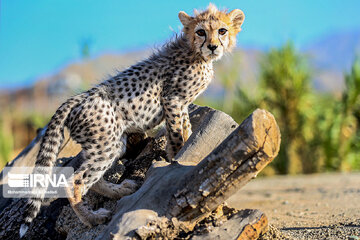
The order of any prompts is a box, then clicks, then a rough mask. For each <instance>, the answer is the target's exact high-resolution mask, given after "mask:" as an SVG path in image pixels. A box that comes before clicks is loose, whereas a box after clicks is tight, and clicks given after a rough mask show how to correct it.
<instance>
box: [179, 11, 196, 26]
mask: <svg viewBox="0 0 360 240" xmlns="http://www.w3.org/2000/svg"><path fill="white" fill-rule="evenodd" d="M179 19H180V22H181V23H182V25H183V26H184V27H186V26H187V25H189V23H190V22H191V21H192V20H193V17H190V16H189V15H188V14H187V13H186V12H184V11H181V12H179Z"/></svg>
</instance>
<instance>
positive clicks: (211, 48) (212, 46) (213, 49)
mask: <svg viewBox="0 0 360 240" xmlns="http://www.w3.org/2000/svg"><path fill="white" fill-rule="evenodd" d="M207 47H208V49H210V50H211V51H212V52H214V51H215V49H216V48H217V46H216V45H211V44H209V45H208V46H207Z"/></svg>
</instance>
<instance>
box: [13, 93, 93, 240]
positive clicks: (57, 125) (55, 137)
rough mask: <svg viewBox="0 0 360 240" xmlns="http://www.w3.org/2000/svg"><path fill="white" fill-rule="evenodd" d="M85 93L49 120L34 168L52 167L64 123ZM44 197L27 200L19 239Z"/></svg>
mask: <svg viewBox="0 0 360 240" xmlns="http://www.w3.org/2000/svg"><path fill="white" fill-rule="evenodd" d="M85 97H86V93H83V94H79V95H76V96H74V97H72V98H70V99H68V100H67V101H66V102H65V103H63V104H62V105H61V106H60V107H59V108H58V109H57V111H56V112H55V114H54V116H53V117H52V118H51V120H50V122H49V124H48V125H47V129H46V131H45V135H44V137H43V139H42V141H41V144H40V151H39V153H38V155H37V157H36V162H35V167H52V166H53V165H54V163H55V161H56V158H57V155H58V153H59V149H60V147H61V145H62V143H63V140H64V133H63V130H64V126H65V121H66V119H67V117H68V115H69V113H70V112H71V110H72V109H73V108H74V107H75V106H77V105H78V104H79V103H80V102H81V101H82V100H83V99H84V98H85ZM43 200H44V195H39V196H36V197H33V198H28V199H27V203H26V205H27V206H26V210H25V214H24V223H23V224H22V225H21V227H20V238H22V237H23V236H24V235H25V233H26V231H27V230H28V228H29V225H30V223H31V222H32V221H33V219H34V218H35V217H36V216H37V214H38V213H39V211H40V207H41V203H42V202H43Z"/></svg>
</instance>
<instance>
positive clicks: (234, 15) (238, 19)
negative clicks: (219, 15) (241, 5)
mask: <svg viewBox="0 0 360 240" xmlns="http://www.w3.org/2000/svg"><path fill="white" fill-rule="evenodd" d="M227 15H228V16H229V18H230V20H231V22H232V25H233V28H234V30H235V31H236V32H237V33H238V32H240V31H241V25H242V24H243V22H244V19H245V15H244V13H243V11H241V10H240V9H234V10H232V11H231V12H229V13H228V14H227Z"/></svg>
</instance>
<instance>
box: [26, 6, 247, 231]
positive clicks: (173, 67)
mask: <svg viewBox="0 0 360 240" xmlns="http://www.w3.org/2000/svg"><path fill="white" fill-rule="evenodd" d="M194 15H195V16H193V17H192V16H189V15H188V14H186V13H185V12H182V11H181V12H180V13H179V19H180V21H181V23H182V25H183V33H182V34H180V35H179V36H178V37H176V39H174V40H173V41H171V42H169V43H167V44H166V45H165V46H163V48H162V49H161V50H159V51H158V52H156V53H154V54H153V55H152V56H151V57H149V58H148V59H146V60H143V61H141V62H139V63H137V64H135V65H133V66H131V67H129V68H128V69H126V70H125V71H123V72H121V73H119V74H118V75H116V76H114V77H112V78H110V79H108V80H106V81H104V82H102V83H100V84H99V85H97V86H96V87H94V88H92V89H90V90H88V91H86V92H84V93H81V94H79V95H77V96H74V97H72V98H70V99H69V100H67V101H66V102H65V103H64V104H62V105H61V106H60V107H59V109H58V110H57V111H56V113H55V114H54V116H53V117H52V119H51V121H50V122H49V124H48V127H47V130H46V133H45V136H44V138H43V140H42V142H41V146H40V151H39V153H38V156H37V160H36V166H38V167H41V166H43V167H51V166H53V165H54V162H55V161H56V157H57V155H58V152H59V148H60V146H61V144H62V142H63V129H64V127H67V128H68V129H69V130H70V136H71V138H72V139H74V140H75V141H76V142H77V143H79V144H81V146H82V152H81V154H82V156H83V158H84V162H83V163H82V165H81V166H80V168H79V169H78V170H76V171H75V173H74V187H73V188H74V189H73V191H74V197H69V201H70V204H71V206H72V208H73V209H74V211H75V213H76V214H77V216H78V217H79V218H80V220H81V221H82V222H83V223H84V224H86V225H88V226H94V225H97V224H102V223H104V222H106V221H107V220H108V219H109V218H110V215H111V214H110V212H109V211H108V210H106V209H103V208H101V209H99V210H96V211H93V210H91V209H89V208H88V206H87V204H86V203H85V202H84V201H83V200H82V196H84V195H85V194H86V193H87V191H88V190H89V189H92V190H94V191H96V192H99V193H101V194H103V195H105V196H107V197H109V198H121V197H123V196H125V195H128V194H131V193H132V192H134V191H135V189H136V187H137V186H136V184H135V182H133V181H131V180H125V181H123V182H122V183H121V184H119V185H117V184H112V183H109V182H107V181H106V180H104V179H103V174H104V172H105V171H106V170H107V169H108V168H109V167H110V166H111V164H112V162H113V161H114V160H115V159H117V158H121V157H122V156H123V154H124V153H125V146H126V136H127V134H128V133H133V132H144V131H146V130H149V129H151V128H153V127H155V126H156V125H158V124H159V123H161V122H162V121H163V120H165V122H166V129H167V148H166V150H167V154H168V158H169V159H171V158H173V157H174V156H175V154H176V153H177V152H178V151H179V149H180V148H181V147H182V146H183V144H184V142H185V141H186V140H187V139H188V138H189V136H190V135H191V125H190V121H189V115H188V105H189V104H190V103H192V102H193V101H194V100H195V99H196V97H197V96H199V94H201V93H202V92H203V91H204V90H205V89H206V87H207V86H208V85H209V83H210V81H211V79H212V78H213V66H212V63H213V61H214V60H218V59H220V58H221V57H222V56H223V54H224V53H227V52H230V51H231V49H232V48H233V47H234V46H235V42H236V34H237V33H239V32H240V30H241V25H242V23H243V21H244V14H243V12H242V11H241V10H239V9H235V10H233V11H231V12H227V11H220V10H218V9H217V8H216V7H215V6H214V5H212V4H210V5H209V7H208V8H207V9H206V10H205V11H202V12H198V11H196V10H195V11H194ZM42 201H43V197H39V198H32V199H29V201H28V203H27V205H28V208H27V209H28V211H27V215H26V216H25V223H24V224H23V225H22V226H21V229H20V232H21V235H23V234H24V233H25V232H26V230H27V226H28V224H30V223H31V221H32V220H33V219H34V218H35V217H36V215H37V213H38V212H39V210H40V206H41V202H42Z"/></svg>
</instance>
